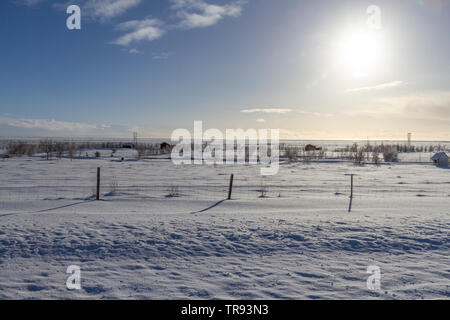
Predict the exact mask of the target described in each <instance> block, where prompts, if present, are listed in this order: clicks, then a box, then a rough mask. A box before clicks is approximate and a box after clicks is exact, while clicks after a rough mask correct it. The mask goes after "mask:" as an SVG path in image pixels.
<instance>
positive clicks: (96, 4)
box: [83, 0, 142, 20]
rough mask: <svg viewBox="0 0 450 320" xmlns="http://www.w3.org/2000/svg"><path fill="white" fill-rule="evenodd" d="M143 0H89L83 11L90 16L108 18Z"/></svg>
mask: <svg viewBox="0 0 450 320" xmlns="http://www.w3.org/2000/svg"><path fill="white" fill-rule="evenodd" d="M141 2H142V0H87V1H86V3H85V4H84V5H83V13H84V12H86V14H87V15H88V16H90V17H94V18H99V19H101V20H107V19H111V18H114V17H117V16H119V15H121V14H123V13H125V12H126V11H127V10H129V9H131V8H133V7H136V6H138V5H139V4H140V3H141Z"/></svg>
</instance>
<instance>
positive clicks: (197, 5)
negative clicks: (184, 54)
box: [171, 0, 244, 29]
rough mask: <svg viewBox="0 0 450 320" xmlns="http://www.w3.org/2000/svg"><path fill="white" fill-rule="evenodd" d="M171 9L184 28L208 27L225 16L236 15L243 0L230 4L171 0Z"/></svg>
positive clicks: (238, 13) (238, 14) (196, 0)
mask: <svg viewBox="0 0 450 320" xmlns="http://www.w3.org/2000/svg"><path fill="white" fill-rule="evenodd" d="M171 2H172V3H173V5H172V7H171V8H172V10H175V11H176V15H177V17H178V18H180V19H181V21H180V23H179V27H182V28H186V29H193V28H203V27H209V26H212V25H214V24H216V23H218V22H219V21H220V20H222V19H223V18H225V17H238V16H240V14H241V12H242V6H243V4H244V2H243V1H235V2H232V3H230V4H225V5H217V4H209V3H206V2H205V1H203V0H171Z"/></svg>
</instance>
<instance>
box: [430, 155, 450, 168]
mask: <svg viewBox="0 0 450 320" xmlns="http://www.w3.org/2000/svg"><path fill="white" fill-rule="evenodd" d="M431 160H432V161H433V163H434V164H435V165H437V166H439V167H448V156H447V154H446V153H445V152H438V153H436V154H435V155H434V156H432V157H431Z"/></svg>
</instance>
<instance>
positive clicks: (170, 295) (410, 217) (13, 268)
mask: <svg viewBox="0 0 450 320" xmlns="http://www.w3.org/2000/svg"><path fill="white" fill-rule="evenodd" d="M90 153H92V152H90ZM110 153H111V152H110V151H108V150H104V151H102V157H101V158H99V159H96V158H95V157H93V156H92V155H89V157H88V158H86V159H74V160H72V161H71V160H69V159H61V160H56V159H51V160H48V161H47V160H45V159H44V158H43V157H40V156H35V157H21V158H10V159H0V176H1V186H0V225H1V227H0V299H119V298H120V299H448V298H449V297H450V257H449V253H450V250H449V249H450V242H449V240H450V238H449V231H450V218H449V207H450V169H445V168H437V167H435V166H433V165H431V164H430V163H398V164H381V165H378V166H377V165H371V164H366V165H364V166H355V165H354V164H352V163H350V162H344V161H334V160H333V161H319V162H311V163H287V162H284V163H281V165H280V172H279V174H278V175H276V176H273V177H265V178H263V177H261V176H260V175H259V169H260V167H259V166H249V165H244V166H239V165H233V166H220V165H218V166H190V165H183V166H175V165H173V164H172V162H171V161H170V160H169V159H167V157H165V156H159V157H153V158H148V159H142V160H139V161H136V160H135V159H134V156H133V155H131V154H129V153H130V151H119V152H118V153H117V154H116V155H115V156H114V157H111V156H110ZM122 156H123V157H124V158H125V160H124V161H120V157H122ZM97 167H101V173H102V188H101V200H100V201H95V199H94V198H93V197H92V195H93V193H94V191H95V181H96V168H97ZM231 173H233V174H234V175H235V180H234V188H233V197H232V200H224V199H225V198H226V196H227V191H228V181H229V180H228V179H229V176H230V174H231ZM349 173H354V174H356V176H355V197H354V199H353V201H352V210H351V212H348V208H349V192H350V190H349V186H350V180H349V177H348V176H346V174H349ZM69 265H78V266H80V268H81V285H82V288H81V290H68V289H67V288H66V280H67V278H68V276H69V274H67V273H66V269H67V267H68V266H69ZM372 265H376V266H378V267H380V269H381V290H378V291H370V290H368V288H367V286H366V280H367V278H368V277H369V276H370V275H369V274H367V273H366V270H367V267H368V266H372Z"/></svg>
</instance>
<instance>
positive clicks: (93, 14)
mask: <svg viewBox="0 0 450 320" xmlns="http://www.w3.org/2000/svg"><path fill="white" fill-rule="evenodd" d="M29 1H33V0H29ZM34 1H36V0H34ZM38 1H39V0H38ZM141 3H142V0H81V1H77V2H76V3H73V1H67V2H64V3H54V4H53V7H54V8H56V9H58V10H66V8H67V7H68V6H69V5H71V4H78V5H79V6H80V7H81V13H82V16H83V17H88V18H90V19H92V20H100V21H102V22H106V21H108V20H110V19H112V18H115V17H118V16H120V15H122V14H124V13H125V12H126V11H128V10H129V9H131V8H134V7H137V6H138V5H139V4H141Z"/></svg>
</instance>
